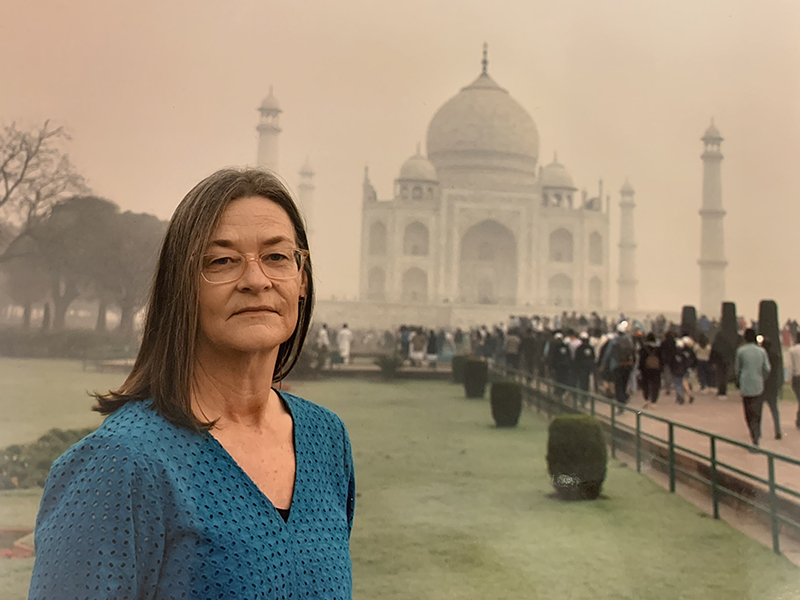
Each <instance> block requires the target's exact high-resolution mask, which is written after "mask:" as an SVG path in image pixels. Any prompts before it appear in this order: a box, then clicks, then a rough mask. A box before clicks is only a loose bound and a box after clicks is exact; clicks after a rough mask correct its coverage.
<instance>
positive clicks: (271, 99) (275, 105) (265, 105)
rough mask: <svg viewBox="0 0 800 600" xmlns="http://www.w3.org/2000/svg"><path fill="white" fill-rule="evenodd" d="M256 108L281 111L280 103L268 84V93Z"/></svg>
mask: <svg viewBox="0 0 800 600" xmlns="http://www.w3.org/2000/svg"><path fill="white" fill-rule="evenodd" d="M258 110H261V111H272V112H282V111H281V103H280V102H278V99H277V98H276V97H275V94H273V93H272V86H269V95H268V96H267V97H266V98H264V101H263V102H262V103H261V106H259V108H258Z"/></svg>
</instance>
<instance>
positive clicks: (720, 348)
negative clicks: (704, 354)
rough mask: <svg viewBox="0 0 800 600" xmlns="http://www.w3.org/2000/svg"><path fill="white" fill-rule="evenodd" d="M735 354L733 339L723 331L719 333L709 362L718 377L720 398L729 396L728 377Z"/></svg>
mask: <svg viewBox="0 0 800 600" xmlns="http://www.w3.org/2000/svg"><path fill="white" fill-rule="evenodd" d="M735 355H736V348H735V347H734V346H732V345H731V341H730V340H728V338H727V337H726V336H725V333H724V332H723V331H720V332H719V333H717V335H716V337H715V338H714V342H713V343H712V344H711V353H710V354H709V362H710V363H711V365H712V367H713V369H714V375H715V376H716V378H717V397H718V398H721V399H724V398H727V397H728V377H729V376H730V371H731V367H732V365H733V360H734V357H735Z"/></svg>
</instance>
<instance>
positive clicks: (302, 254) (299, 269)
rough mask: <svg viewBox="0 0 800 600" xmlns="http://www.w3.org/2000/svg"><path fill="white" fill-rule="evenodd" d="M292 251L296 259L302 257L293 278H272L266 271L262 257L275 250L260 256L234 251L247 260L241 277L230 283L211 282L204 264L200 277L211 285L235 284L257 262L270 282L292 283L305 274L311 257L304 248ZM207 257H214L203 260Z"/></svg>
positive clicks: (262, 253)
mask: <svg viewBox="0 0 800 600" xmlns="http://www.w3.org/2000/svg"><path fill="white" fill-rule="evenodd" d="M291 251H292V252H293V253H294V255H295V257H296V256H297V255H299V256H300V264H299V265H297V273H296V274H295V275H292V276H291V277H270V276H269V275H267V273H266V272H265V271H264V263H263V262H262V261H261V257H262V256H264V255H265V254H272V253H274V252H275V251H274V250H265V251H264V252H261V253H259V254H253V253H252V252H238V251H234V252H236V254H238V255H239V256H241V257H242V258H244V260H245V266H244V269H242V273H241V275H239V276H238V277H236V278H235V279H230V280H228V281H209V279H208V277H206V274H205V273H203V267H202V264H201V267H200V276H201V277H202V278H203V279H204V280H205V281H206V283H210V284H211V285H225V284H227V283H235V282H237V281H239V280H240V279H241V278H242V277H244V276H245V275H246V274H247V266H248V265H247V263H249V262H251V261H255V262H257V263H258V268H259V270H260V271H261V274H262V275H264V277H266V278H267V279H269V280H270V281H291V280H292V279H294V278H295V277H297V276H299V275H300V274H301V273H302V272H303V267H305V265H306V261H307V260H308V259H309V257H310V256H311V254H310V252H309V251H308V250H305V249H304V248H292V250H291ZM207 256H213V254H204V255H203V256H202V258H203V259H205V258H206V257H207Z"/></svg>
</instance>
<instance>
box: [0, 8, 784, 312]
mask: <svg viewBox="0 0 800 600" xmlns="http://www.w3.org/2000/svg"><path fill="white" fill-rule="evenodd" d="M484 41H486V42H488V44H489V72H490V74H491V75H492V77H493V78H494V79H495V80H496V81H497V82H498V83H499V84H500V85H501V86H503V87H505V88H506V89H508V90H509V92H510V93H511V95H512V96H513V97H514V98H515V99H516V100H517V101H518V102H520V103H521V104H522V105H523V106H524V107H525V108H526V109H527V110H528V111H529V112H530V114H531V115H532V116H533V119H534V120H535V122H536V124H537V126H538V128H539V133H540V139H541V148H540V164H542V163H543V164H546V163H548V162H550V160H551V159H552V155H553V151H558V156H559V161H560V162H562V163H564V164H565V165H566V166H567V168H568V169H569V171H570V172H571V174H572V176H573V179H574V180H575V183H576V185H577V186H578V187H579V188H584V187H586V188H588V189H589V191H590V192H594V191H595V190H596V188H597V180H598V179H599V178H600V177H602V178H603V179H604V181H605V187H606V190H610V191H612V192H613V193H612V241H613V242H614V247H613V249H612V256H613V257H614V261H613V263H612V264H614V267H615V266H616V260H617V257H618V251H617V248H616V240H617V230H618V227H617V225H618V221H619V210H618V209H619V207H618V202H619V194H618V193H617V191H618V190H619V188H620V186H621V185H622V183H623V182H624V180H625V178H626V177H628V178H629V179H630V182H631V184H632V185H633V187H634V188H635V189H636V202H637V208H636V237H637V241H638V244H639V248H638V255H637V262H638V275H639V281H640V285H639V304H640V306H641V307H643V308H650V309H670V310H678V309H679V307H680V305H682V304H687V303H688V304H696V303H697V302H698V300H699V298H698V294H699V268H698V266H697V258H698V255H699V246H700V217H699V216H698V214H697V211H698V209H699V207H700V200H701V181H702V163H701V161H700V158H699V156H700V154H701V152H702V143H701V142H700V140H699V138H700V137H701V136H702V134H703V132H704V131H705V129H706V127H707V126H708V125H709V122H710V119H711V117H712V116H713V117H714V118H715V121H716V124H717V126H718V127H719V129H720V131H721V132H722V135H723V137H724V138H725V141H724V142H723V145H722V150H723V153H724V155H725V160H724V161H723V163H722V177H723V203H724V205H725V208H726V209H727V211H728V216H727V217H726V220H725V227H726V238H727V239H726V251H727V256H728V260H729V262H730V265H729V267H728V295H729V297H730V299H731V300H734V301H736V302H737V303H738V304H739V310H740V312H743V313H744V314H746V315H750V316H752V315H753V314H754V313H755V311H756V309H757V303H758V300H759V299H761V298H774V299H775V300H777V301H778V303H779V306H780V307H781V317H782V318H784V317H787V316H794V317H800V278H798V266H797V261H798V258H800V253H798V244H800V241H799V240H798V238H797V235H796V234H797V231H798V223H800V193H799V190H800V2H797V1H796V0H787V1H776V0H767V1H763V0H759V1H735V0H668V1H661V0H658V1H652V0H646V1H645V0H607V1H605V2H596V1H595V0H581V1H558V2H555V1H553V0H549V1H547V2H537V1H530V0H525V1H522V0H519V1H515V2H504V1H498V0H495V1H494V2H491V3H489V2H479V1H477V0H469V1H467V0H459V1H452V2H430V1H429V0H427V1H418V0H405V1H403V2H379V1H376V0H339V1H337V2H331V1H330V0H314V1H311V0H309V1H298V0H291V1H289V0H283V1H282V2H272V1H268V0H258V1H256V0H227V1H225V2H223V1H219V2H212V1H205V0H191V1H188V0H187V1H174V0H168V1H164V0H136V2H126V1H113V2H109V1H108V0H97V1H86V0H71V1H62V2H58V1H55V0H50V1H43V2H39V1H35V0H11V1H10V0H5V1H4V3H3V14H2V19H0V56H2V57H3V58H2V62H0V65H2V68H0V73H2V82H3V92H2V94H0V123H5V124H7V123H10V122H12V121H17V122H18V123H20V124H28V125H32V124H36V123H39V122H41V121H43V120H44V119H47V118H49V119H52V120H53V121H54V122H55V123H57V124H62V125H65V126H66V127H67V128H68V129H69V131H70V132H71V134H72V136H73V141H72V142H71V144H70V145H69V152H70V156H71V158H72V160H73V162H74V163H75V164H76V165H77V167H78V169H79V170H80V171H81V172H82V173H83V174H84V175H85V176H86V178H87V179H88V181H89V183H90V185H91V186H92V187H93V189H94V190H95V192H96V193H98V194H100V195H103V196H106V197H108V198H109V199H111V200H114V201H115V202H117V203H118V204H120V205H121V206H122V208H123V209H131V210H136V211H147V212H153V213H155V214H157V215H158V216H160V217H162V218H168V217H169V216H170V215H171V213H172V211H173V209H174V208H175V206H176V205H177V203H178V202H179V201H180V199H181V198H182V197H183V195H184V194H185V193H186V192H187V191H188V190H189V188H190V187H191V186H192V185H193V184H194V183H196V182H197V181H199V180H200V179H201V178H202V177H204V176H205V175H207V174H209V173H210V172H212V171H214V170H216V169H217V168H219V167H222V166H226V165H244V164H252V163H253V162H254V161H255V155H256V142H257V137H256V131H255V126H256V124H257V118H258V114H257V112H256V110H255V109H256V107H257V106H258V105H259V104H260V101H261V99H262V98H263V97H264V96H265V95H266V94H267V93H268V90H269V86H270V85H273V86H274V89H275V94H276V96H277V97H278V98H279V100H280V102H281V104H282V107H283V109H284V114H283V115H282V126H283V133H282V136H281V171H282V174H283V176H284V177H285V179H286V180H287V181H288V182H289V183H290V184H291V185H292V186H296V184H297V182H298V175H297V172H298V171H299V169H300V167H301V165H302V163H303V161H304V160H305V157H306V156H309V157H310V160H311V163H312V165H313V167H314V168H315V170H316V173H317V175H316V180H315V181H316V185H317V192H316V194H317V196H316V197H317V204H318V206H319V209H318V213H317V214H318V216H319V224H318V225H317V229H318V230H319V236H318V242H317V247H316V248H312V252H313V253H314V256H315V261H316V265H317V268H318V275H319V284H318V285H319V290H320V293H321V296H322V297H325V296H329V295H331V294H336V295H338V296H340V297H341V296H343V295H347V296H351V297H354V296H355V295H356V294H357V290H358V244H357V243H355V242H354V240H358V239H359V236H360V219H361V211H360V206H361V182H362V178H363V170H364V166H365V165H367V164H368V165H369V167H370V173H371V178H372V181H373V183H374V184H375V186H376V188H377V190H378V195H379V197H380V198H387V197H389V196H390V193H391V190H392V183H393V180H394V178H395V177H396V176H397V172H398V170H399V168H400V165H401V164H402V162H403V161H404V160H405V159H406V158H407V157H408V156H410V155H412V154H413V153H414V150H415V147H416V144H417V143H418V142H422V143H423V152H424V142H425V135H426V131H427V126H428V123H429V122H430V119H431V117H432V116H433V114H434V112H435V111H436V110H437V109H438V108H439V107H440V106H441V105H442V104H443V103H444V102H445V101H446V100H448V99H449V98H450V97H451V96H453V95H454V94H456V93H457V92H458V90H459V89H460V88H461V87H463V86H465V85H467V84H469V83H470V82H471V81H472V80H473V79H474V78H475V77H476V76H477V75H478V74H479V72H480V58H481V46H482V44H483V43H484ZM612 279H613V280H616V269H615V268H612ZM612 290H613V291H612V301H614V302H615V301H616V286H614V287H613V288H612Z"/></svg>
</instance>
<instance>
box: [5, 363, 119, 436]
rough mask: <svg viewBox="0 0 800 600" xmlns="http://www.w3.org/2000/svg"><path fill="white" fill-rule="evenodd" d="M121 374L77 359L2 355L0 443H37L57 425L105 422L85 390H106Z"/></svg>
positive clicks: (76, 425)
mask: <svg viewBox="0 0 800 600" xmlns="http://www.w3.org/2000/svg"><path fill="white" fill-rule="evenodd" d="M124 379H125V375H124V374H122V373H96V372H92V371H84V370H83V369H82V367H81V363H80V362H79V361H74V360H36V359H27V358H0V382H2V389H0V411H2V413H1V414H2V415H3V419H2V420H1V421H0V447H5V446H8V445H10V444H21V443H27V442H32V441H35V440H36V439H37V438H38V437H39V436H41V435H42V434H44V433H46V432H47V431H48V430H49V429H52V428H53V427H58V428H60V429H77V428H81V427H96V426H98V425H100V423H102V418H101V417H100V415H98V414H97V413H94V412H91V407H92V404H94V400H93V399H92V398H90V397H89V396H88V395H87V391H101V392H105V391H108V390H109V389H110V388H114V387H118V386H119V385H120V384H121V383H122V382H123V381H124Z"/></svg>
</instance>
